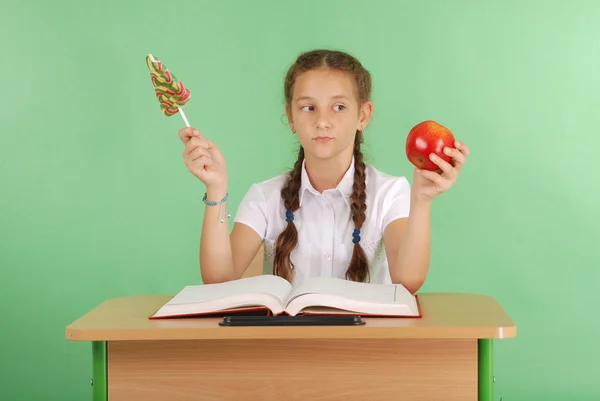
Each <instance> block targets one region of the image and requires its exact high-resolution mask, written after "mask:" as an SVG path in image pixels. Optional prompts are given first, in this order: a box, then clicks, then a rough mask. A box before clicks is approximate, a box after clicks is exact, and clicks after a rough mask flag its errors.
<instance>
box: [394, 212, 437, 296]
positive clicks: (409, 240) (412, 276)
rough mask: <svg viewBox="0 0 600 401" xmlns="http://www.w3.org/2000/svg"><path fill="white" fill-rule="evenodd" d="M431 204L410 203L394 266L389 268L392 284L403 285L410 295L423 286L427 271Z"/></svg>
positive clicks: (429, 247)
mask: <svg viewBox="0 0 600 401" xmlns="http://www.w3.org/2000/svg"><path fill="white" fill-rule="evenodd" d="M430 212H431V202H427V201H416V200H413V201H412V202H411V209H410V214H409V217H408V221H407V222H406V228H405V231H404V234H403V235H402V241H401V244H400V247H399V249H398V254H397V256H396V259H395V264H394V266H390V267H391V268H390V276H391V278H392V282H394V283H400V284H402V285H404V286H405V287H406V288H407V289H408V290H409V291H410V292H411V293H415V292H417V290H418V289H419V288H420V287H421V286H422V285H423V282H424V281H425V278H426V277H427V271H428V270H429V259H430V249H431V245H430V244H431V236H430V220H431V213H430Z"/></svg>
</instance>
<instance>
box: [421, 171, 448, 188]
mask: <svg viewBox="0 0 600 401" xmlns="http://www.w3.org/2000/svg"><path fill="white" fill-rule="evenodd" d="M419 174H421V176H423V177H424V178H426V179H428V180H429V181H431V182H433V183H434V184H435V186H436V187H437V188H438V189H439V190H442V188H445V187H446V185H447V183H446V179H445V178H444V177H442V176H441V175H440V174H439V173H437V172H435V171H429V170H419Z"/></svg>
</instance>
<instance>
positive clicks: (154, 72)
mask: <svg viewBox="0 0 600 401" xmlns="http://www.w3.org/2000/svg"><path fill="white" fill-rule="evenodd" d="M146 63H147V64H148V69H149V70H150V78H151V79H152V85H153V86H154V92H155V93H156V98H157V99H158V102H159V103H160V109H161V111H162V112H163V114H164V115H165V116H167V117H169V116H172V115H174V114H177V113H180V114H181V117H182V118H183V121H185V125H187V126H188V127H189V126H190V123H189V122H188V120H187V118H186V117H185V114H184V113H183V110H182V108H183V106H185V105H186V104H187V103H188V102H189V100H190V98H191V97H192V94H191V93H190V90H189V89H187V88H186V87H185V86H184V85H183V82H181V81H179V80H177V78H175V75H173V74H172V73H171V72H170V71H169V70H168V69H167V67H166V66H165V65H164V64H163V63H162V62H160V61H159V60H157V59H155V58H154V57H153V56H152V54H148V55H147V56H146Z"/></svg>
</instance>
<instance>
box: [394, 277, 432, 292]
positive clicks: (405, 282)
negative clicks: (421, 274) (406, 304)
mask: <svg viewBox="0 0 600 401" xmlns="http://www.w3.org/2000/svg"><path fill="white" fill-rule="evenodd" d="M424 282H425V279H418V280H414V279H413V280H410V279H406V278H394V277H392V284H400V285H402V286H403V287H404V288H406V289H407V290H408V291H409V292H410V293H411V294H412V295H415V294H416V293H417V291H419V290H420V289H421V287H422V286H423V283H424Z"/></svg>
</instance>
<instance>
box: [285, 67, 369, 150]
mask: <svg viewBox="0 0 600 401" xmlns="http://www.w3.org/2000/svg"><path fill="white" fill-rule="evenodd" d="M371 111H372V105H371V103H370V102H367V103H366V104H363V105H362V106H359V104H358V100H357V91H356V85H355V83H354V80H353V78H352V76H351V75H350V74H348V73H345V72H343V71H337V70H332V69H328V68H321V69H317V70H311V71H307V72H305V73H303V74H301V75H300V76H298V77H297V78H296V82H295V84H294V88H293V92H292V99H291V104H289V105H288V108H287V115H288V119H289V122H290V126H291V127H292V129H293V130H295V131H296V134H297V135H298V140H299V141H300V144H301V145H302V147H303V148H304V154H305V156H306V157H307V158H318V159H330V158H334V157H339V156H340V155H349V156H350V157H351V156H352V153H353V148H354V138H355V135H356V131H357V130H361V129H364V128H365V127H366V124H367V123H368V121H369V118H370V116H371Z"/></svg>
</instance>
